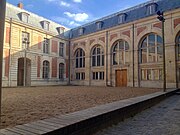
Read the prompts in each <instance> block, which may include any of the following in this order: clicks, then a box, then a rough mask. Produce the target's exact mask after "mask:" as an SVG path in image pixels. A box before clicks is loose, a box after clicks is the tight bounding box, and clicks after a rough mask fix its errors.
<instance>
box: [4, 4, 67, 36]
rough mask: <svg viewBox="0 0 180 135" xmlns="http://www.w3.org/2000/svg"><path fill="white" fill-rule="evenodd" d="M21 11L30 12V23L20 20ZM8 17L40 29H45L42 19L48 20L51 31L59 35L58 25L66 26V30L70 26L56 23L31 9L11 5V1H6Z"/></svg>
mask: <svg viewBox="0 0 180 135" xmlns="http://www.w3.org/2000/svg"><path fill="white" fill-rule="evenodd" d="M21 12H25V13H27V14H29V21H28V23H25V22H22V21H21V20H20V16H19V14H20V13H21ZM6 17H7V18H12V19H13V20H16V21H19V22H21V23H25V24H28V25H31V26H33V27H36V28H40V29H43V28H42V25H41V22H42V21H47V22H49V23H50V24H49V32H51V33H53V34H56V35H59V33H58V31H57V27H64V28H65V31H67V30H69V29H68V28H66V27H65V26H62V25H60V24H58V23H55V22H53V21H51V20H49V19H46V18H44V17H42V16H38V15H37V14H34V13H31V12H29V11H26V10H24V9H21V8H19V7H16V6H14V5H11V4H9V3H6Z"/></svg>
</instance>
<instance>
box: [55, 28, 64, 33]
mask: <svg viewBox="0 0 180 135" xmlns="http://www.w3.org/2000/svg"><path fill="white" fill-rule="evenodd" d="M57 31H58V33H59V34H63V33H64V31H65V28H64V27H57Z"/></svg>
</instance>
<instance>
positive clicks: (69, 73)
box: [68, 31, 72, 85]
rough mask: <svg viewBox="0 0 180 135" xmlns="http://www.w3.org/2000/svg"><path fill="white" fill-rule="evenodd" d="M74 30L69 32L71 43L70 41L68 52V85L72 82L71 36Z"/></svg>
mask: <svg viewBox="0 0 180 135" xmlns="http://www.w3.org/2000/svg"><path fill="white" fill-rule="evenodd" d="M71 34H72V31H70V33H69V41H68V42H69V43H68V45H69V48H68V53H69V56H68V85H70V84H71V72H70V69H71V66H70V64H71V63H70V62H71V60H70V59H71V56H70V53H71V48H70V47H71V38H72V35H71Z"/></svg>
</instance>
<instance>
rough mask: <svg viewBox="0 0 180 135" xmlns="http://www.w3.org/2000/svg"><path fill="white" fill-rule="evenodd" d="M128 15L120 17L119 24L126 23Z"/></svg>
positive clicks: (123, 14)
mask: <svg viewBox="0 0 180 135" xmlns="http://www.w3.org/2000/svg"><path fill="white" fill-rule="evenodd" d="M126 16H127V15H126V14H125V13H122V14H119V15H118V24H121V23H124V22H125V21H126Z"/></svg>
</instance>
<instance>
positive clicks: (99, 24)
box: [96, 21, 103, 30]
mask: <svg viewBox="0 0 180 135" xmlns="http://www.w3.org/2000/svg"><path fill="white" fill-rule="evenodd" d="M102 27H103V22H102V21H98V22H96V30H101V29H102Z"/></svg>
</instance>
